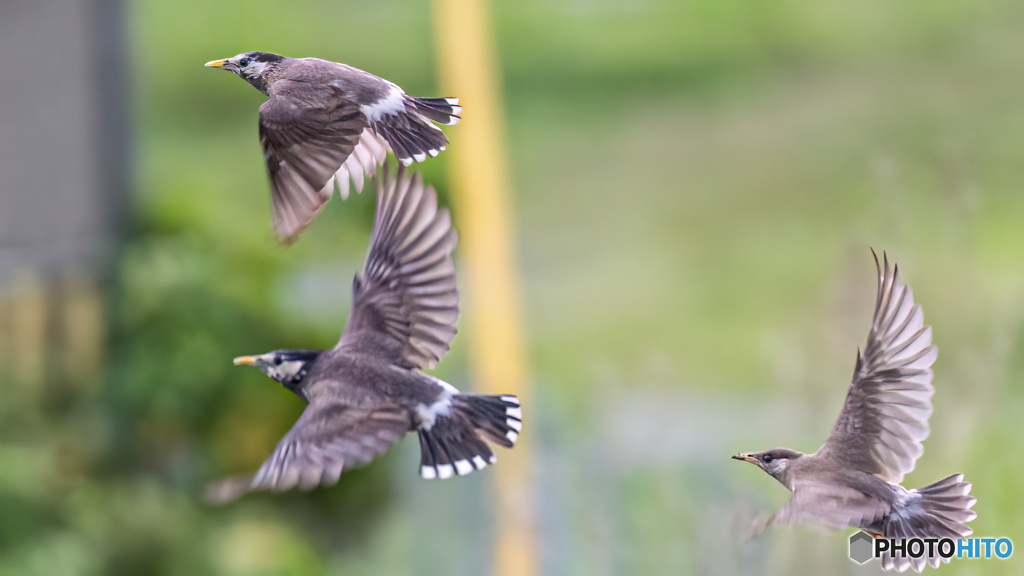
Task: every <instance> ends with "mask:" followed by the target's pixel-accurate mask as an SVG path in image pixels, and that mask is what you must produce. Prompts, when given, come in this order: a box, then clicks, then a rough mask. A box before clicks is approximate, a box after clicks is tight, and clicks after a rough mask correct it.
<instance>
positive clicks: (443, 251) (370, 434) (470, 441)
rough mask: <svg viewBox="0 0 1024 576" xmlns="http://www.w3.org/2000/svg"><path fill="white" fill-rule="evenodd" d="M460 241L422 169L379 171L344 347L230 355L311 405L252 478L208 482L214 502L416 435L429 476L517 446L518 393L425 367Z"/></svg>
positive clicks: (441, 327)
mask: <svg viewBox="0 0 1024 576" xmlns="http://www.w3.org/2000/svg"><path fill="white" fill-rule="evenodd" d="M456 241H457V237H456V234H455V231H454V230H452V229H451V216H450V215H449V213H448V211H447V210H444V209H438V208H437V196H436V194H435V193H434V191H433V190H432V189H431V188H429V187H426V186H424V185H423V182H422V181H421V179H420V178H419V176H418V175H417V176H414V177H412V178H410V177H408V176H406V175H404V174H402V173H401V171H399V175H398V176H397V177H390V176H389V175H387V174H385V175H384V176H383V177H381V178H379V179H378V183H377V216H376V220H375V222H374V228H373V234H372V237H371V240H370V249H369V253H368V255H367V258H366V265H365V266H364V268H363V272H362V273H361V274H359V275H357V276H356V277H355V280H354V282H353V288H352V310H351V313H350V314H349V319H348V323H347V324H346V326H345V330H344V331H343V332H342V335H341V339H340V340H339V341H338V344H337V345H336V346H335V347H334V348H332V349H330V350H276V351H274V352H268V353H266V354H263V355H260V356H241V357H239V358H236V359H235V364H245V365H252V366H257V367H259V368H260V369H261V370H263V371H264V372H265V373H266V374H267V375H268V376H270V377H271V378H274V379H275V380H277V381H279V382H281V383H282V384H284V386H285V387H286V388H288V389H289V390H291V391H292V392H294V393H295V394H296V395H298V396H299V397H300V398H302V399H303V400H305V401H306V402H307V403H308V404H309V405H308V406H307V407H306V410H305V411H304V412H303V413H302V416H300V417H299V419H298V421H297V422H296V423H295V425H294V426H293V427H292V429H291V430H290V431H289V432H288V433H287V434H286V435H285V437H284V438H283V439H282V440H281V442H280V443H279V444H278V446H277V448H276V449H275V450H274V453H273V454H272V455H271V456H270V458H268V459H267V461H266V462H265V463H264V464H263V466H262V467H260V469H259V470H258V471H257V472H256V474H255V475H253V476H252V477H248V476H246V477H241V478H233V479H227V480H223V481H220V482H216V483H214V484H211V485H210V487H209V488H208V492H207V496H208V498H209V499H210V500H212V501H215V502H224V501H227V500H231V499H234V498H237V497H238V496H240V495H242V494H243V493H245V492H246V491H248V490H274V491H281V490H288V489H291V488H294V487H299V488H302V489H310V488H313V487H315V486H317V485H321V484H324V485H328V484H333V483H335V482H337V481H338V478H339V477H340V475H341V473H342V472H343V471H344V470H347V469H350V468H354V467H357V466H363V465H365V464H367V463H369V462H370V461H371V460H373V458H375V457H376V456H377V455H379V454H381V453H383V452H384V451H386V450H387V449H388V448H389V447H390V446H391V445H392V444H394V443H395V442H396V441H397V440H398V439H399V438H401V437H402V436H403V435H404V434H406V433H407V432H412V431H415V432H417V434H418V435H419V438H420V444H421V449H422V461H421V466H420V474H421V475H422V476H424V477H425V478H448V477H451V476H453V475H456V474H457V475H464V474H468V473H470V472H471V471H473V470H477V469H481V468H483V467H485V466H486V465H488V464H491V463H493V462H494V461H495V456H494V453H493V452H492V451H491V449H490V447H489V446H488V445H487V443H486V442H485V440H486V441H490V442H493V443H496V444H499V445H502V446H505V447H511V446H512V445H513V443H514V442H515V441H516V439H517V438H518V435H519V431H520V429H521V427H522V414H521V412H520V408H519V400H518V399H517V398H516V397H515V396H510V395H505V396H484V395H476V394H462V393H460V392H459V391H458V390H457V389H455V387H453V386H452V385H451V384H448V383H446V382H443V381H441V380H439V379H437V378H434V377H433V376H429V375H427V374H424V373H423V372H421V370H424V369H429V368H432V367H433V366H434V365H435V364H436V363H437V362H438V361H439V360H440V359H441V358H443V357H444V355H445V354H446V353H447V352H448V346H449V344H450V342H451V340H452V338H454V336H455V322H456V320H457V319H458V313H459V307H458V303H459V297H458V292H457V290H456V286H455V265H454V263H453V261H452V258H451V252H452V250H453V249H454V248H455V244H456Z"/></svg>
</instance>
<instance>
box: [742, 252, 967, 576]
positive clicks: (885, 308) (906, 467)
mask: <svg viewBox="0 0 1024 576" xmlns="http://www.w3.org/2000/svg"><path fill="white" fill-rule="evenodd" d="M884 262H885V263H884V267H883V266H880V265H879V263H878V256H877V255H875V267H876V268H877V269H878V296H877V298H876V301H875V313H874V319H873V321H872V324H871V330H870V332H869V333H868V341H867V345H866V346H865V348H864V352H863V354H862V353H860V352H858V354H857V363H856V367H855V369H854V373H853V382H852V383H851V384H850V388H849V390H848V392H847V394H846V402H845V403H844V404H843V408H842V411H841V412H840V413H839V420H838V421H837V422H836V424H835V427H833V429H832V433H831V434H830V435H829V437H828V439H827V440H826V441H825V444H824V445H822V446H821V448H819V449H818V451H817V452H815V453H813V454H804V453H802V452H798V451H796V450H788V449H785V448H778V449H775V450H768V451H766V452H758V453H752V454H737V455H736V456H733V458H735V459H737V460H744V461H746V462H750V463H751V464H754V465H755V466H757V467H758V468H760V469H762V470H764V471H765V472H767V473H768V475H770V476H771V477H773V478H775V479H776V480H778V481H779V482H781V483H782V484H783V485H784V486H785V487H786V488H788V489H789V490H790V491H791V492H792V493H793V495H792V497H791V499H790V501H789V504H788V505H787V506H785V507H784V508H782V510H780V511H778V512H777V513H775V514H774V515H773V516H771V517H770V518H768V519H767V520H766V521H764V522H762V523H761V525H760V526H757V527H756V528H757V530H758V531H760V530H763V529H764V528H765V527H767V525H768V524H771V523H773V522H778V521H786V522H795V523H805V524H819V525H820V524H823V525H826V526H834V527H838V528H846V527H849V526H852V527H854V528H860V529H862V530H864V531H865V532H868V533H871V534H873V535H875V536H880V537H884V538H895V539H906V538H952V539H957V538H964V537H967V536H968V535H970V534H971V533H972V532H973V531H972V530H971V528H969V527H968V526H967V525H966V523H967V522H970V521H971V520H974V519H975V518H976V517H977V515H976V514H975V513H974V511H973V510H971V507H972V506H974V504H975V502H976V501H977V500H976V499H975V498H973V497H972V496H970V491H971V484H970V483H968V482H965V481H964V477H963V475H962V474H954V475H952V476H949V477H947V478H945V479H943V480H939V481H938V482H935V483H934V484H931V485H929V486H926V487H924V488H919V489H915V490H908V489H906V488H904V487H903V486H901V485H900V483H901V482H902V481H903V475H904V474H906V473H908V472H910V471H911V470H913V469H914V465H915V463H916V462H917V459H918V458H919V457H920V456H921V454H923V453H924V447H923V446H922V445H921V441H922V440H924V439H925V438H927V437H928V433H929V431H930V429H929V426H928V417H929V416H931V413H932V403H931V397H932V394H933V393H934V392H935V389H934V388H933V387H932V370H931V366H932V364H933V363H934V362H935V359H936V358H937V357H938V348H936V347H935V346H934V345H933V344H932V331H931V327H929V326H925V324H924V314H923V312H922V311H921V306H920V305H918V304H916V303H915V302H914V294H913V292H912V291H911V289H910V286H907V285H906V284H904V283H903V282H902V281H901V280H900V275H899V270H898V267H896V266H895V265H894V266H893V267H892V268H891V269H890V267H889V260H888V258H887V257H884ZM939 560H940V557H939V556H937V555H936V556H933V557H927V556H922V557H920V558H908V557H903V556H896V557H893V556H891V555H889V553H886V554H885V556H884V557H883V558H882V567H883V568H885V569H886V570H893V569H895V570H898V571H900V572H902V571H904V570H906V569H907V568H908V567H909V568H913V569H914V570H915V571H917V572H920V571H921V570H922V569H923V568H924V566H925V564H929V565H931V566H933V567H938V565H939ZM943 561H945V562H948V561H949V560H948V559H943Z"/></svg>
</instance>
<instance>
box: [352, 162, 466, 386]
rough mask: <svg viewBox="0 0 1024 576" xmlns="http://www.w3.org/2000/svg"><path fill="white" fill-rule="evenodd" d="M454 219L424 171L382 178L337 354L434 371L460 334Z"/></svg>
mask: <svg viewBox="0 0 1024 576" xmlns="http://www.w3.org/2000/svg"><path fill="white" fill-rule="evenodd" d="M457 239H458V236H457V235H456V233H455V231H454V230H452V228H451V215H450V214H449V213H448V211H447V210H445V209H440V210H439V209H438V208H437V194H435V192H434V190H433V189H432V188H430V187H429V186H424V185H423V180H422V179H421V178H420V176H419V175H418V174H416V175H414V176H412V177H409V176H407V175H406V174H404V173H403V171H402V170H401V169H399V171H398V175H397V176H395V177H391V175H390V174H387V173H385V174H383V175H382V176H381V177H380V178H378V180H377V216H376V219H375V220H374V224H373V234H372V237H371V239H370V250H369V254H368V255H367V258H366V265H365V266H364V268H363V272H362V274H360V275H357V276H356V278H355V281H354V282H353V286H352V312H351V314H350V315H349V318H348V323H347V324H346V325H345V331H344V332H343V333H342V335H341V340H340V341H339V342H338V345H337V346H336V347H335V349H344V350H346V351H357V352H361V353H366V354H373V355H375V356H378V357H381V358H385V359H387V360H389V361H391V362H392V363H394V364H396V365H398V366H402V367H405V368H419V369H429V368H433V367H434V365H435V364H437V362H438V361H439V360H440V359H441V358H442V357H443V356H444V355H445V354H446V353H447V352H448V346H449V344H450V343H451V340H452V338H454V337H455V322H456V320H457V319H458V316H459V295H458V291H457V290H456V287H455V264H454V262H453V261H452V257H451V253H452V250H453V249H454V248H455V243H456V242H457Z"/></svg>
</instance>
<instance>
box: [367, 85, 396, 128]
mask: <svg viewBox="0 0 1024 576" xmlns="http://www.w3.org/2000/svg"><path fill="white" fill-rule="evenodd" d="M359 110H360V111H361V112H362V113H363V115H364V116H366V119H367V120H369V121H370V122H377V121H379V120H380V119H381V118H383V117H384V116H388V115H391V114H398V113H400V112H405V92H403V91H402V89H401V88H399V87H398V86H396V85H395V84H391V91H390V92H388V95H387V96H385V97H384V98H381V99H380V100H377V101H376V102H374V103H373V104H363V105H362V106H360V107H359Z"/></svg>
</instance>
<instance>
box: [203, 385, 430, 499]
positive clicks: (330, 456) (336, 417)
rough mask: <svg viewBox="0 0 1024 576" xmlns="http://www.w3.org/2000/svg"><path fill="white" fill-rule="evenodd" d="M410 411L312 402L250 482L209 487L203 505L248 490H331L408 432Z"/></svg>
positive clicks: (226, 482) (240, 480) (231, 480)
mask: <svg viewBox="0 0 1024 576" xmlns="http://www.w3.org/2000/svg"><path fill="white" fill-rule="evenodd" d="M411 426H412V421H411V419H410V416H409V412H408V410H405V409H402V408H399V407H385V408H375V409H373V410H367V409H363V408H353V407H351V406H346V405H344V404H340V403H337V402H335V401H332V400H324V401H322V402H314V403H312V404H310V405H309V406H307V407H306V410H305V412H303V413H302V416H299V419H298V420H297V421H296V422H295V425H294V426H292V429H291V430H289V431H288V433H287V434H285V436H284V438H282V439H281V441H280V442H279V443H278V445H277V448H276V449H275V450H274V453H273V454H272V455H271V456H270V458H268V459H267V461H266V462H264V463H263V466H261V467H260V469H259V470H258V471H257V472H256V474H255V475H254V476H253V477H252V478H229V479H226V480H221V481H219V482H215V483H213V484H211V485H210V486H209V487H207V495H206V497H207V499H208V500H210V501H212V502H228V501H231V500H234V499H235V498H238V497H239V496H241V495H242V494H244V493H246V492H248V491H250V490H273V491H275V492H283V491H285V490H291V489H292V488H295V487H298V488H300V489H302V490H310V489H312V488H315V487H316V486H318V485H320V484H323V485H325V486H329V485H331V484H335V483H337V481H338V478H339V477H340V476H341V472H342V470H349V469H352V468H358V467H360V466H364V465H366V464H368V463H369V462H370V461H371V460H373V459H374V458H376V457H377V456H378V455H380V454H383V453H384V452H385V451H386V450H387V449H388V448H390V447H391V445H392V444H394V443H395V442H397V441H398V439H399V438H401V437H402V435H403V434H405V433H406V432H408V431H409V430H410V429H411Z"/></svg>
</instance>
